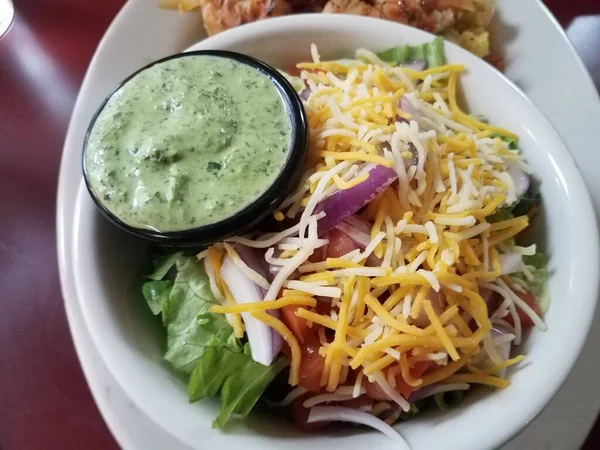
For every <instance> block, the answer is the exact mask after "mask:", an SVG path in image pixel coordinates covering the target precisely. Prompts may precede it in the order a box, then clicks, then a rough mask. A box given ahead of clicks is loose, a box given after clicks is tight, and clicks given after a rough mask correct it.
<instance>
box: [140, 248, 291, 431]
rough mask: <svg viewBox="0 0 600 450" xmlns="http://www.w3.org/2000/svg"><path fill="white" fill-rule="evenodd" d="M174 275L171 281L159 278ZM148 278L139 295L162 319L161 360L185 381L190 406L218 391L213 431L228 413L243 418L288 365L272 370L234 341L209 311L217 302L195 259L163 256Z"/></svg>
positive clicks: (219, 317)
mask: <svg viewBox="0 0 600 450" xmlns="http://www.w3.org/2000/svg"><path fill="white" fill-rule="evenodd" d="M172 269H174V270H172ZM173 271H174V272H176V275H175V277H174V280H170V279H163V278H165V277H167V275H168V274H170V273H172V272H173ZM147 279H148V280H149V281H146V282H144V283H143V285H142V294H143V295H144V298H145V299H146V302H147V303H148V306H149V307H150V310H151V311H152V313H153V314H155V315H158V314H162V319H163V325H164V327H165V329H166V335H167V336H166V337H167V339H166V340H167V343H166V344H167V345H166V353H165V360H166V361H168V363H169V364H170V365H171V366H172V367H173V369H175V370H176V371H177V372H178V373H180V374H183V375H185V376H189V383H188V392H189V397H190V402H195V401H197V400H200V399H203V398H207V397H213V396H215V395H217V394H218V393H219V392H220V395H221V410H220V412H219V416H218V417H217V419H216V420H215V423H214V426H216V427H222V426H224V425H225V424H226V423H227V421H228V420H229V418H230V417H231V415H232V414H241V415H247V414H248V413H249V412H250V410H251V409H252V407H253V406H254V405H255V404H256V402H257V401H258V399H259V398H260V397H261V395H262V393H263V392H264V390H265V389H266V388H267V386H268V385H269V384H270V383H271V381H272V380H273V379H274V378H275V376H276V375H277V374H278V373H279V372H280V371H281V370H282V369H283V368H284V367H286V366H287V365H288V362H287V360H286V359H285V358H280V359H279V360H277V361H275V362H274V363H273V364H272V365H271V366H263V365H262V364H259V363H257V362H255V361H254V360H253V359H252V356H251V353H250V347H249V346H248V345H246V346H245V347H244V345H243V344H242V342H241V341H240V340H239V339H237V338H236V337H235V335H234V332H233V328H232V327H231V325H229V323H228V322H227V319H226V318H225V315H224V314H215V313H212V312H210V307H211V306H212V305H214V304H217V301H216V299H215V298H214V296H213V295H212V292H211V290H210V285H209V280H208V277H207V275H206V272H205V271H204V267H203V265H202V264H201V263H199V262H198V261H197V260H196V257H195V256H190V257H186V256H184V255H183V254H182V253H175V254H172V255H166V256H163V257H162V258H160V259H159V260H157V261H156V262H155V265H154V271H153V272H152V273H151V274H149V275H147Z"/></svg>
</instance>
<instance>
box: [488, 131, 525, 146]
mask: <svg viewBox="0 0 600 450" xmlns="http://www.w3.org/2000/svg"><path fill="white" fill-rule="evenodd" d="M490 137H491V138H500V139H502V140H503V141H504V142H506V143H507V144H508V148H510V149H511V150H517V148H518V141H517V139H513V138H511V137H508V136H504V135H503V134H500V133H492V134H490Z"/></svg>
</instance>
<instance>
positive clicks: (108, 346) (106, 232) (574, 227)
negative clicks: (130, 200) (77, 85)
mask: <svg viewBox="0 0 600 450" xmlns="http://www.w3.org/2000/svg"><path fill="white" fill-rule="evenodd" d="M431 39H432V36H431V35H430V34H428V33H425V32H422V31H420V30H416V29H412V28H409V27H405V26H402V25H398V24H395V23H391V22H384V21H379V20H375V19H368V18H364V17H354V16H340V15H315V16H312V15H310V16H290V17H284V18H278V19H269V20H265V21H262V22H259V23H255V24H251V25H246V26H243V27H240V28H237V29H234V30H231V31H228V32H225V33H222V34H220V35H217V36H215V37H212V38H210V39H206V40H204V41H202V42H200V43H199V44H197V45H195V46H193V47H192V48H191V50H200V49H221V50H231V51H236V52H240V53H246V54H248V55H250V56H253V57H255V58H258V59H261V60H263V61H265V62H266V63H268V64H270V65H272V66H275V67H280V68H282V69H285V68H287V67H290V66H293V65H294V64H295V63H296V62H299V61H306V60H309V59H310V49H309V46H310V44H311V43H313V42H314V43H315V44H317V46H318V48H319V52H320V54H321V56H322V58H323V59H328V58H341V57H351V56H353V54H354V51H355V50H356V49H357V48H367V49H371V50H376V51H378V50H383V49H386V48H388V47H391V46H394V45H398V44H419V43H422V42H425V41H429V40H431ZM446 56H447V58H448V60H449V61H450V62H452V63H461V64H465V65H466V66H467V68H468V73H467V74H466V75H465V76H463V77H462V85H463V88H464V89H463V91H464V96H465V99H466V102H467V103H468V106H469V108H468V110H469V111H470V112H472V113H477V114H483V115H485V116H486V117H487V118H488V119H489V120H490V122H491V123H494V124H496V125H499V126H502V127H504V128H507V129H509V130H512V131H513V132H515V133H516V134H518V135H519V136H520V147H521V148H522V150H523V152H524V153H525V155H526V157H527V159H528V161H529V163H530V165H531V167H532V168H533V170H534V173H535V174H536V177H537V180H538V181H539V184H540V191H541V194H542V197H543V203H544V215H543V223H541V224H540V230H543V231H544V232H543V233H542V232H540V233H537V234H536V236H535V239H536V240H537V242H538V243H539V244H541V245H542V246H543V247H544V248H545V250H546V252H547V253H548V254H549V255H550V271H551V273H552V278H551V280H550V292H551V296H552V303H551V305H550V310H549V312H548V314H547V316H546V322H547V325H548V331H546V332H541V331H538V330H534V331H533V332H532V333H531V335H530V336H529V337H528V339H526V340H525V343H524V345H522V346H521V348H520V351H521V352H523V353H525V354H526V355H527V363H526V364H523V365H521V367H520V368H519V369H518V370H515V371H513V372H512V373H511V374H510V378H511V382H512V385H511V386H510V387H509V388H508V389H506V390H502V391H496V392H490V391H488V390H487V389H481V390H479V391H477V392H475V393H473V395H470V396H468V401H467V402H466V403H465V404H463V405H461V406H460V407H459V408H457V410H455V411H453V412H452V413H444V414H440V413H431V414H426V415H423V416H419V417H417V418H416V419H414V420H411V421H409V422H406V423H403V424H400V425H398V429H399V430H400V431H401V432H402V434H403V435H404V436H405V438H406V439H407V440H408V442H409V443H410V444H411V446H412V448H417V449H420V448H434V446H436V445H441V444H443V445H444V446H445V447H446V448H452V449H471V448H472V449H481V448H484V447H485V448H488V447H489V448H491V447H497V446H498V445H500V444H501V443H502V442H503V441H505V440H506V439H508V438H509V437H510V436H511V435H512V434H514V433H516V432H517V431H518V430H519V429H520V428H521V427H523V426H524V425H526V424H527V423H528V422H529V421H530V420H532V419H533V417H534V416H535V415H536V414H537V413H538V412H539V411H540V410H541V408H542V407H543V406H544V405H545V404H546V403H547V402H548V401H549V400H550V398H551V397H552V395H553V394H554V393H555V391H556V390H557V389H558V387H559V386H560V384H561V383H562V381H563V380H564V378H565V377H566V375H567V374H568V372H569V370H570V368H571V366H572V364H573V363H574V361H575V359H576V357H577V355H578V353H579V350H580V348H581V346H582V344H583V341H584V339H585V336H586V334H587V329H588V326H589V323H590V320H591V317H592V315H593V311H594V307H595V302H596V288H597V286H596V279H597V274H598V259H597V251H596V249H597V248H598V244H597V242H598V241H597V231H596V228H595V221H594V217H593V214H592V210H591V205H590V202H589V197H588V195H587V192H586V190H585V187H584V185H583V182H582V180H581V178H580V176H579V173H578V172H577V170H576V168H575V166H574V164H573V161H572V160H571V157H570V155H569V153H568V151H567V149H566V148H565V146H564V144H563V143H562V141H561V140H560V137H559V136H558V134H557V133H556V131H555V130H554V129H553V128H552V126H551V125H550V124H549V122H548V121H547V120H546V119H545V118H544V117H543V115H542V114H541V113H540V112H539V111H538V110H537V109H536V108H535V107H534V106H533V105H532V104H531V103H530V102H529V101H528V100H527V99H526V98H525V97H524V96H523V94H521V93H520V92H519V91H518V90H517V89H516V88H515V87H514V86H513V85H512V84H511V83H509V82H508V81H507V80H506V79H505V78H504V77H503V76H502V75H501V74H499V73H498V72H496V71H495V70H494V69H492V68H491V67H490V66H488V65H487V64H486V63H484V62H482V61H481V60H479V59H478V58H476V57H475V56H473V55H471V54H469V53H467V52H466V51H464V50H462V49H460V48H458V47H456V46H454V45H451V44H446ZM73 189H79V193H78V197H77V204H76V208H75V214H74V215H72V214H71V215H69V216H68V217H67V216H65V217H64V218H62V219H61V218H60V217H59V220H65V221H68V222H70V223H72V224H73V226H74V228H73V230H74V232H73V234H72V242H71V243H70V245H71V248H72V252H71V253H70V254H69V255H68V256H67V257H68V264H70V265H72V266H73V273H74V277H75V284H76V289H77V296H78V299H79V301H80V304H81V307H82V310H83V314H84V317H85V320H86V323H87V326H88V328H89V330H90V332H91V335H92V337H93V339H94V342H95V344H96V345H97V347H98V349H99V350H100V353H101V355H102V357H103V359H104V361H105V362H106V364H107V366H108V367H109V369H110V370H111V372H112V373H113V375H114V376H115V378H116V379H117V380H118V381H119V382H120V383H121V384H122V386H123V387H124V388H125V390H126V392H127V393H128V395H129V396H130V397H131V398H132V400H133V401H134V402H135V403H136V404H137V405H138V406H139V407H140V409H142V410H143V411H144V412H145V413H146V414H148V415H149V416H150V417H151V418H152V419H153V420H154V421H155V422H156V423H157V424H158V425H159V426H162V427H164V428H165V430H167V431H169V432H172V433H173V434H175V435H176V436H178V437H181V438H182V439H184V440H185V442H186V443H187V444H188V445H190V446H193V447H200V448H214V449H228V448H232V447H233V445H235V444H236V443H237V444H239V443H240V440H241V439H243V444H244V446H245V447H246V448H247V449H259V448H265V447H266V446H267V445H268V447H269V448H284V447H285V448H287V449H290V448H291V449H294V448H298V449H299V448H304V446H305V445H306V444H309V443H310V445H313V446H315V448H326V446H328V445H331V444H334V443H335V444H334V445H339V446H344V447H345V448H348V449H362V448H366V447H367V445H377V446H378V447H379V448H382V449H384V448H392V446H391V443H390V442H389V441H388V440H387V438H385V437H384V436H383V435H379V434H376V433H374V432H370V431H348V429H345V428H344V429H343V430H344V431H339V430H338V431H337V432H335V434H334V433H331V434H329V433H328V434H310V435H308V434H301V433H298V432H296V431H294V430H293V429H292V427H291V426H288V425H285V424H283V423H279V422H277V420H276V419H275V418H274V416H273V415H261V414H258V415H253V416H251V417H250V418H249V420H247V421H246V423H244V424H235V423H234V424H233V426H232V427H231V429H230V430H228V431H227V432H225V433H223V432H220V431H219V430H213V429H212V428H211V424H212V420H213V418H214V417H215V416H216V413H217V408H218V404H217V401H216V400H215V401H203V402H199V403H196V404H193V405H189V404H188V401H187V390H186V385H185V383H184V382H182V380H181V379H179V377H177V376H176V375H175V374H174V373H173V372H172V371H171V370H170V369H169V368H168V367H167V366H166V365H165V364H164V363H163V362H162V355H163V334H162V330H161V327H160V323H158V321H157V320H155V318H154V317H152V316H151V315H150V313H149V312H148V311H147V308H146V306H145V304H144V302H143V300H142V299H141V298H140V296H139V295H138V294H137V293H136V291H137V288H138V287H139V277H140V274H141V273H143V271H144V270H145V269H147V267H148V266H147V264H148V263H147V261H146V256H147V248H146V244H145V243H143V242H141V241H140V240H137V239H136V238H134V237H132V236H129V235H127V234H126V233H124V232H123V231H121V230H119V229H118V228H117V227H114V226H112V225H111V224H109V223H108V222H107V221H106V220H105V219H104V218H102V217H101V216H100V215H99V213H98V212H97V211H96V208H95V206H94V204H93V202H92V200H91V199H90V197H89V195H88V193H87V191H86V190H85V187H84V185H83V183H82V182H81V184H80V185H79V186H73ZM590 246H592V248H593V249H594V251H593V252H591V253H590V252H589V248H590ZM578 280H585V281H586V282H577V281H578ZM589 280H593V281H592V282H591V283H590V282H589ZM565 302H569V303H571V304H570V305H568V306H567V305H565V304H564V303H565ZM275 438H277V439H275Z"/></svg>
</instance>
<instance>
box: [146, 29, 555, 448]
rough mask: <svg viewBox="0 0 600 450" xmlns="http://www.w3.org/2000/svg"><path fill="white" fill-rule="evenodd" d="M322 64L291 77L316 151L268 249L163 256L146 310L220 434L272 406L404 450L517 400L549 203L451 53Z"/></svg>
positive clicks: (254, 246)
mask: <svg viewBox="0 0 600 450" xmlns="http://www.w3.org/2000/svg"><path fill="white" fill-rule="evenodd" d="M311 54H312V61H308V62H302V63H300V64H298V65H297V67H296V68H294V69H293V70H288V72H287V73H286V76H287V77H288V79H289V80H290V81H291V83H292V84H293V85H294V86H295V87H296V89H297V91H298V92H299V95H300V97H301V98H302V101H303V105H304V107H305V110H306V113H307V116H308V119H309V125H310V132H311V133H310V134H311V143H310V149H309V155H308V159H307V165H306V168H305V171H304V174H303V176H302V179H301V181H300V183H299V185H298V187H297V189H296V190H295V191H294V192H293V193H292V195H290V196H289V197H288V198H287V199H286V200H285V201H284V202H283V203H282V204H281V205H280V207H279V210H278V211H277V212H275V214H274V217H273V218H272V220H270V221H268V222H269V223H264V224H263V225H262V226H261V227H260V229H257V230H255V231H254V232H252V233H251V234H250V235H246V236H236V237H232V238H230V239H228V240H227V241H225V242H218V243H214V244H213V245H211V246H209V247H208V248H204V249H199V250H198V252H193V253H191V254H190V253H185V252H183V251H181V252H175V253H170V254H165V253H161V254H157V255H155V259H154V269H153V271H152V272H151V273H150V274H148V275H146V276H145V278H144V282H143V285H142V292H143V295H144V297H145V299H146V301H147V303H148V305H149V307H150V309H151V310H152V312H153V313H154V314H155V315H160V316H161V317H162V322H163V325H164V328H165V331H166V354H165V359H166V361H167V362H168V363H169V364H170V365H171V366H172V368H173V369H174V370H175V371H177V372H179V373H181V374H183V375H185V376H186V377H187V378H188V380H189V381H188V390H189V399H190V402H195V401H197V400H201V399H204V398H208V397H213V396H219V397H220V401H221V408H220V411H219V414H218V416H217V418H216V419H215V422H214V426H215V427H219V428H221V427H224V426H226V424H227V422H228V421H229V420H230V418H231V417H232V416H233V415H241V416H245V415H247V414H249V412H250V411H251V410H252V409H253V407H254V406H255V404H256V403H257V402H259V401H260V400H264V403H265V404H267V405H268V407H270V408H273V409H276V410H277V414H283V412H284V411H285V412H286V413H289V415H290V416H291V417H293V418H294V419H295V421H296V423H297V424H298V426H299V427H301V428H310V427H317V426H326V425H328V424H330V423H332V422H337V421H344V422H354V423H359V424H364V425H367V426H370V427H373V428H376V429H378V430H380V431H382V432H384V433H386V434H388V435H389V436H390V437H392V438H394V439H398V440H401V438H400V436H399V435H398V434H397V432H396V431H395V430H394V429H393V428H391V427H390V425H392V424H394V423H395V422H397V421H399V420H404V419H407V418H410V417H412V416H414V415H415V414H418V413H419V412H420V411H422V410H424V409H427V408H429V407H440V408H443V409H449V408H451V407H453V406H455V405H456V404H457V403H458V402H460V401H461V400H462V398H463V395H464V394H465V392H466V391H468V390H469V389H471V387H472V386H474V385H487V386H491V387H493V388H497V389H503V388H507V387H508V386H509V384H510V381H509V377H508V376H507V368H509V367H510V366H513V365H515V364H518V363H519V362H521V361H522V360H523V359H524V358H525V356H524V355H522V354H520V352H519V351H518V346H519V344H521V343H522V342H523V339H524V336H525V333H526V331H527V330H528V329H529V328H531V327H538V328H539V329H542V330H544V329H545V324H544V322H543V318H542V317H543V313H544V312H545V311H546V309H547V308H548V302H549V299H548V295H547V293H546V279H547V270H546V261H545V258H544V255H543V254H542V253H540V252H538V251H537V248H536V246H535V245H528V246H523V245H521V244H522V242H521V237H522V236H523V234H524V232H526V230H527V229H528V226H529V224H530V221H531V219H532V218H533V216H534V215H535V212H536V211H537V209H538V205H539V200H540V199H539V196H537V195H535V194H534V193H533V190H532V188H531V186H530V174H531V170H530V168H529V166H528V165H527V163H526V162H525V161H524V160H523V157H522V155H521V152H520V151H519V146H518V138H517V136H516V135H514V134H513V133H511V132H510V131H508V130H504V129H502V128H499V127H496V126H494V125H492V124H489V123H487V121H486V120H485V118H482V117H478V116H474V115H469V114H467V113H465V112H464V111H463V110H461V108H460V106H459V104H458V100H457V84H458V81H459V78H460V75H461V74H462V73H463V72H465V71H466V70H467V69H466V68H465V67H464V66H462V65H459V64H448V63H447V62H446V60H445V57H444V50H443V40H442V39H441V38H437V39H435V40H434V41H433V42H431V43H428V44H424V45H421V46H417V47H409V46H401V47H395V48H392V49H389V50H387V51H384V52H382V53H378V54H376V53H373V52H371V51H368V50H364V49H359V50H357V51H356V54H355V57H354V58H353V59H343V60H336V61H322V60H321V59H320V56H319V53H318V49H317V48H316V46H314V45H313V46H312V47H311Z"/></svg>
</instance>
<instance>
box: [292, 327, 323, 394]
mask: <svg viewBox="0 0 600 450" xmlns="http://www.w3.org/2000/svg"><path fill="white" fill-rule="evenodd" d="M309 336H312V335H309ZM319 347H321V344H320V343H319V341H318V338H317V339H310V341H308V342H306V345H303V346H302V362H301V363H300V379H299V380H298V386H301V387H303V388H305V389H308V390H309V391H311V392H320V391H321V374H322V373H323V366H324V365H325V358H323V357H322V356H321V355H319Z"/></svg>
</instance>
